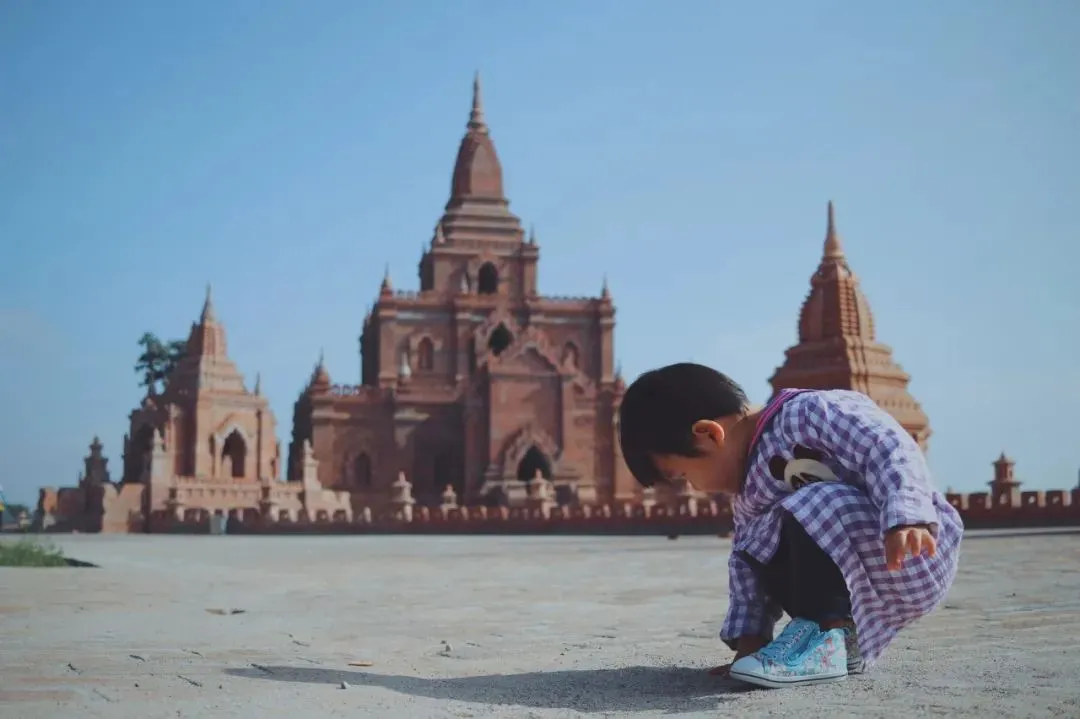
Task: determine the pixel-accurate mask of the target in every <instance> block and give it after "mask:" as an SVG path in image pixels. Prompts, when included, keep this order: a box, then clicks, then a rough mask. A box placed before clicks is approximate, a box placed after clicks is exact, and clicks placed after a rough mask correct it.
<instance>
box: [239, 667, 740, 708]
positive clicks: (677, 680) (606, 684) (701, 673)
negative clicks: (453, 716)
mask: <svg viewBox="0 0 1080 719" xmlns="http://www.w3.org/2000/svg"><path fill="white" fill-rule="evenodd" d="M225 671H226V673H227V674H230V675H232V676H235V677H244V678H248V679H264V680H269V681H279V682H300V683H310V684H334V685H340V684H341V682H348V683H349V684H351V685H355V686H373V687H382V688H385V689H390V690H391V691H395V692H400V693H401V694H409V695H412V696H419V697H429V698H431V699H444V700H450V701H460V702H469V703H474V704H496V705H498V704H503V705H506V704H510V705H517V706H527V707H534V708H537V709H571V710H575V711H582V712H588V711H600V712H612V711H614V712H632V711H644V710H649V709H653V710H656V709H668V710H678V711H686V710H688V709H704V708H705V707H704V706H703V705H707V704H712V705H713V706H715V705H716V703H718V702H722V701H725V700H727V699H729V697H728V696H725V695H729V694H732V693H734V692H742V691H743V690H744V688H743V686H742V685H739V684H737V683H735V682H732V681H731V680H728V679H720V678H718V677H713V676H709V674H708V672H707V671H705V670H704V669H685V668H678V667H672V668H660V667H627V668H624V669H580V670H564V671H553V672H528V673H525V674H488V675H485V676H477V677H459V678H455V679H424V678H421V677H410V676H397V675H393V674H374V673H371V672H357V671H338V670H333V669H320V668H317V667H283V666H270V667H259V668H258V669H247V668H245V669H227V670H225Z"/></svg>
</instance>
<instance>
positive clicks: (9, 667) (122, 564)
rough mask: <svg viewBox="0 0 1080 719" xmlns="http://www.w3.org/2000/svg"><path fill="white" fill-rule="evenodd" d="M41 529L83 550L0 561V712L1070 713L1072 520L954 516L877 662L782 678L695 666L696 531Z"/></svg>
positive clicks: (1077, 580) (718, 592) (702, 544)
mask: <svg viewBox="0 0 1080 719" xmlns="http://www.w3.org/2000/svg"><path fill="white" fill-rule="evenodd" d="M0 541H12V540H11V539H10V538H8V539H4V540H0ZM52 541H54V542H55V543H57V544H58V545H60V546H61V547H62V548H63V549H64V550H65V552H66V553H67V554H68V555H69V556H71V557H74V558H77V559H81V560H85V561H89V562H93V563H95V564H98V565H99V568H94V569H76V568H69V569H0V647H2V651H0V716H3V717H5V718H7V717H10V718H11V719H37V718H38V717H50V718H51V717H57V718H59V717H80V719H91V718H92V717H108V718H109V719H119V718H125V719H126V718H128V717H130V718H132V719H135V718H136V717H137V718H139V719H157V718H159V717H160V718H162V719H164V718H165V717H169V718H175V717H190V718H192V719H194V718H196V717H198V718H200V719H202V718H205V719H211V718H217V717H242V718H243V719H250V718H251V717H297V718H303V719H308V718H310V719H319V718H320V717H377V718H378V719H394V718H397V717H402V718H408V719H427V718H439V717H521V718H528V717H582V716H588V717H601V716H603V717H623V716H631V717H661V716H663V717H667V716H687V717H689V716H702V717H705V716H710V717H711V716H718V715H720V713H722V714H723V715H728V716H799V717H803V718H806V717H848V716H850V717H860V718H866V717H879V716H880V717H915V716H947V717H994V716H1000V717H1051V716H1059V717H1077V716H1080V684H1078V683H1077V678H1076V677H1077V676H1078V675H1080V650H1078V649H1077V647H1078V646H1080V571H1078V570H1080V534H1075V533H1061V534H1040V533H1034V534H1025V533H1019V534H1018V533H1010V534H1008V535H1002V534H982V535H979V534H976V533H972V534H971V535H970V536H969V538H967V539H966V540H965V545H964V558H963V560H962V562H961V571H960V577H959V580H958V581H957V584H956V586H955V587H954V589H953V592H952V594H951V596H950V598H949V600H948V602H947V603H946V605H945V606H944V607H943V608H942V609H941V610H939V611H938V613H937V614H935V615H934V616H932V617H930V618H928V619H926V620H924V621H923V622H922V623H920V624H919V625H918V626H917V627H915V628H914V629H912V630H911V631H909V632H907V633H906V634H905V635H903V636H902V637H901V638H900V639H899V640H898V642H897V643H896V644H894V645H893V647H892V648H891V650H890V652H889V654H888V655H887V657H886V660H885V662H884V663H883V664H882V665H880V666H879V667H878V668H877V669H875V670H874V671H873V672H872V673H871V674H868V675H864V676H860V677H856V678H851V679H849V680H848V681H846V682H844V683H842V684H834V685H829V686H820V687H813V688H803V689H794V690H782V691H764V690H745V689H742V688H740V687H738V686H737V685H735V684H734V683H728V682H727V681H725V680H719V679H716V678H713V677H709V676H708V675H707V674H706V673H705V669H706V668H708V667H709V666H712V665H715V664H720V663H724V662H726V661H727V660H728V659H729V657H730V652H729V651H728V650H727V649H726V648H725V647H724V646H723V645H722V644H721V643H720V642H719V640H718V639H717V638H716V634H717V631H718V628H719V623H720V620H721V619H722V617H723V613H724V610H725V608H726V592H727V585H726V570H725V562H726V560H727V551H728V548H729V546H730V545H729V543H728V542H727V541H726V540H721V539H717V538H709V537H693V538H681V539H679V540H677V541H669V540H667V539H664V538H651V537H636V538H618V537H596V538H581V537H546V538H531V537H438V536H429V537H409V536H397V537H347V536H346V537H208V536H195V537H179V536H63V537H54V538H53V539H52ZM234 610H241V611H238V612H235V613H233V612H234ZM355 662H365V663H370V666H364V667H356V666H350V663H355ZM343 683H344V684H343ZM343 687H344V688H343Z"/></svg>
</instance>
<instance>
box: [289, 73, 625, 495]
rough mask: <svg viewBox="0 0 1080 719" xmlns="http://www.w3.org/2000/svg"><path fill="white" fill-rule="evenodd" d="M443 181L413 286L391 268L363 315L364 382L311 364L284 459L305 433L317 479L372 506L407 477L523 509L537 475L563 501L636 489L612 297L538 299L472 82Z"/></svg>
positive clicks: (528, 236) (533, 267)
mask: <svg viewBox="0 0 1080 719" xmlns="http://www.w3.org/2000/svg"><path fill="white" fill-rule="evenodd" d="M449 189H450V196H449V199H448V200H447V202H446V205H445V206H444V207H443V208H442V213H441V216H440V217H439V219H438V221H437V222H436V223H435V226H434V229H433V231H432V234H431V240H430V243H429V244H426V245H425V247H424V250H423V253H422V256H421V258H420V262H419V266H418V274H419V285H420V288H419V291H409V290H405V289H401V288H400V287H399V286H398V285H397V283H396V280H398V279H399V278H398V277H396V276H395V277H393V278H392V277H391V273H390V271H389V268H387V270H386V272H385V273H384V276H383V280H382V283H381V285H380V287H379V291H378V296H377V298H376V300H375V302H374V305H373V306H372V308H371V311H370V312H368V313H367V315H366V316H365V318H364V321H363V329H362V331H361V336H360V351H361V362H360V363H361V384H360V385H359V386H347V385H339V384H333V383H331V382H330V381H329V378H328V373H326V372H325V368H322V369H321V370H320V369H317V371H316V373H315V376H313V379H312V381H311V382H309V383H308V386H307V387H306V388H305V389H304V391H303V392H302V393H301V396H300V398H299V399H298V400H297V403H296V406H295V409H294V429H293V447H292V452H291V453H292V454H293V456H299V448H300V447H302V446H303V443H304V442H307V441H310V443H311V446H312V448H313V452H314V456H315V457H316V458H317V459H318V461H319V465H318V477H319V482H320V483H321V484H322V486H324V487H327V488H334V489H348V490H349V491H351V492H353V493H354V496H362V497H363V498H364V501H367V502H378V501H385V498H386V497H388V496H390V495H389V493H390V489H391V485H392V483H393V482H394V481H395V479H394V478H395V477H399V476H400V474H401V473H402V472H404V473H405V475H406V476H407V477H408V480H409V482H410V484H411V486H412V487H413V490H412V491H413V492H414V495H415V499H416V501H417V502H418V503H419V504H422V505H429V506H438V505H439V504H440V503H442V502H443V494H444V493H445V492H446V488H447V487H448V486H449V487H450V488H451V489H452V490H453V492H454V494H455V496H456V497H457V500H458V501H460V502H462V503H464V504H476V503H480V502H486V503H508V504H518V505H524V504H526V502H527V499H528V490H527V485H528V482H529V481H531V480H532V479H533V478H534V477H535V475H536V472H537V471H539V472H540V473H541V476H543V477H544V478H545V480H549V481H551V482H552V485H553V487H554V489H555V492H556V494H557V495H558V498H559V501H561V502H563V503H574V502H576V503H582V504H591V503H595V502H597V501H599V500H601V499H603V500H606V499H609V498H611V497H614V496H620V497H622V496H632V495H631V493H632V491H633V486H632V485H633V482H632V480H631V479H630V478H629V476H628V473H627V472H626V470H625V466H624V463H623V462H622V461H621V457H620V456H619V455H618V453H617V449H616V445H617V443H616V442H615V441H614V438H615V435H614V430H613V418H614V408H615V407H616V406H617V402H618V401H619V398H620V396H621V392H622V391H623V388H622V385H621V382H620V381H619V380H617V378H616V375H615V370H614V356H613V352H614V337H613V336H614V328H615V308H614V304H613V301H612V297H611V293H610V291H609V289H608V288H607V285H606V283H605V284H604V285H603V286H602V289H601V291H600V293H599V295H598V296H588V297H546V296H543V295H542V294H540V292H539V289H538V286H537V267H538V264H539V258H540V248H539V245H538V243H537V240H536V235H535V233H534V232H532V231H530V232H528V233H526V231H525V230H524V228H523V226H522V222H521V219H520V218H519V217H517V216H516V215H515V214H514V213H513V212H511V210H510V201H509V200H508V199H507V197H506V192H505V188H504V185H503V169H502V165H501V163H500V162H499V157H498V154H497V152H496V150H495V144H494V142H493V140H492V135H491V130H490V128H489V127H488V124H487V119H486V117H485V108H484V102H483V94H482V90H481V86H480V78H479V76H477V77H476V78H475V79H474V80H473V87H472V102H471V107H470V110H469V116H468V121H467V123H466V125H465V132H464V135H463V137H462V139H461V142H460V143H459V146H458V148H457V156H456V159H455V162H454V168H453V172H452V174H451V178H450V188H449ZM597 279H598V280H599V279H600V278H599V277H598V278H597ZM598 284H599V283H598ZM290 469H291V470H292V471H293V472H294V473H295V472H296V468H295V467H293V466H291V467H290Z"/></svg>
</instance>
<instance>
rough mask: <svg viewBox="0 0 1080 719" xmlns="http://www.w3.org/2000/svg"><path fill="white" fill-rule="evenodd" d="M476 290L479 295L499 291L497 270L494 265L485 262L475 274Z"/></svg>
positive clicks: (492, 293)
mask: <svg viewBox="0 0 1080 719" xmlns="http://www.w3.org/2000/svg"><path fill="white" fill-rule="evenodd" d="M476 291H477V292H478V293H479V294H481V295H494V294H496V293H498V291H499V271H498V270H497V269H495V265H493V264H491V263H490V262H485V263H484V264H483V265H482V266H481V267H480V271H479V272H478V273H477V274H476Z"/></svg>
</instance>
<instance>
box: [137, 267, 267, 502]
mask: <svg viewBox="0 0 1080 719" xmlns="http://www.w3.org/2000/svg"><path fill="white" fill-rule="evenodd" d="M255 385H256V386H255V388H254V389H253V390H250V391H249V390H248V389H247V388H246V387H245V385H244V378H243V376H242V375H241V374H240V371H239V370H238V369H237V367H236V364H235V363H234V362H233V361H232V359H231V358H230V357H229V354H228V343H227V340H226V336H225V328H224V326H223V325H222V324H221V323H220V322H219V321H218V318H217V314H216V312H215V310H214V303H213V298H212V295H211V291H210V288H209V287H207V289H206V299H205V300H204V302H203V307H202V312H201V313H200V314H199V320H198V321H197V322H194V323H192V325H191V331H190V333H189V334H188V339H187V348H186V352H185V354H184V356H183V357H182V358H181V359H180V361H179V362H178V363H177V365H176V368H175V369H174V370H173V372H172V374H171V375H170V376H169V377H168V379H167V381H166V384H165V389H164V390H163V391H162V393H161V394H160V395H153V394H148V395H147V397H146V398H145V399H144V400H143V403H142V406H140V407H139V408H138V409H137V410H135V411H134V412H132V413H131V430H130V432H129V435H128V437H126V438H125V447H124V454H125V468H124V481H125V482H148V481H150V482H151V483H152V482H154V481H156V482H160V483H162V484H164V485H168V484H170V483H172V481H173V480H174V479H175V478H176V477H191V478H195V479H199V480H208V481H218V482H226V483H231V482H236V483H244V482H258V481H260V480H261V479H278V478H279V471H278V450H277V440H276V438H275V432H276V428H275V421H274V415H273V412H272V411H271V410H270V406H269V402H268V401H267V399H266V397H264V396H263V395H262V392H261V389H260V388H259V386H258V385H259V382H258V381H257V380H256V383H255ZM155 436H157V437H159V439H158V440H155ZM155 442H157V443H158V444H161V445H162V446H160V447H158V448H157V455H159V456H158V457H157V461H158V464H157V466H155V467H153V469H154V471H153V472H151V471H150V469H151V467H150V463H149V462H148V461H147V458H148V457H149V456H150V455H152V454H154V449H155ZM162 463H164V464H165V466H161V464H162ZM155 478H156V479H155ZM155 494H156V493H155Z"/></svg>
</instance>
